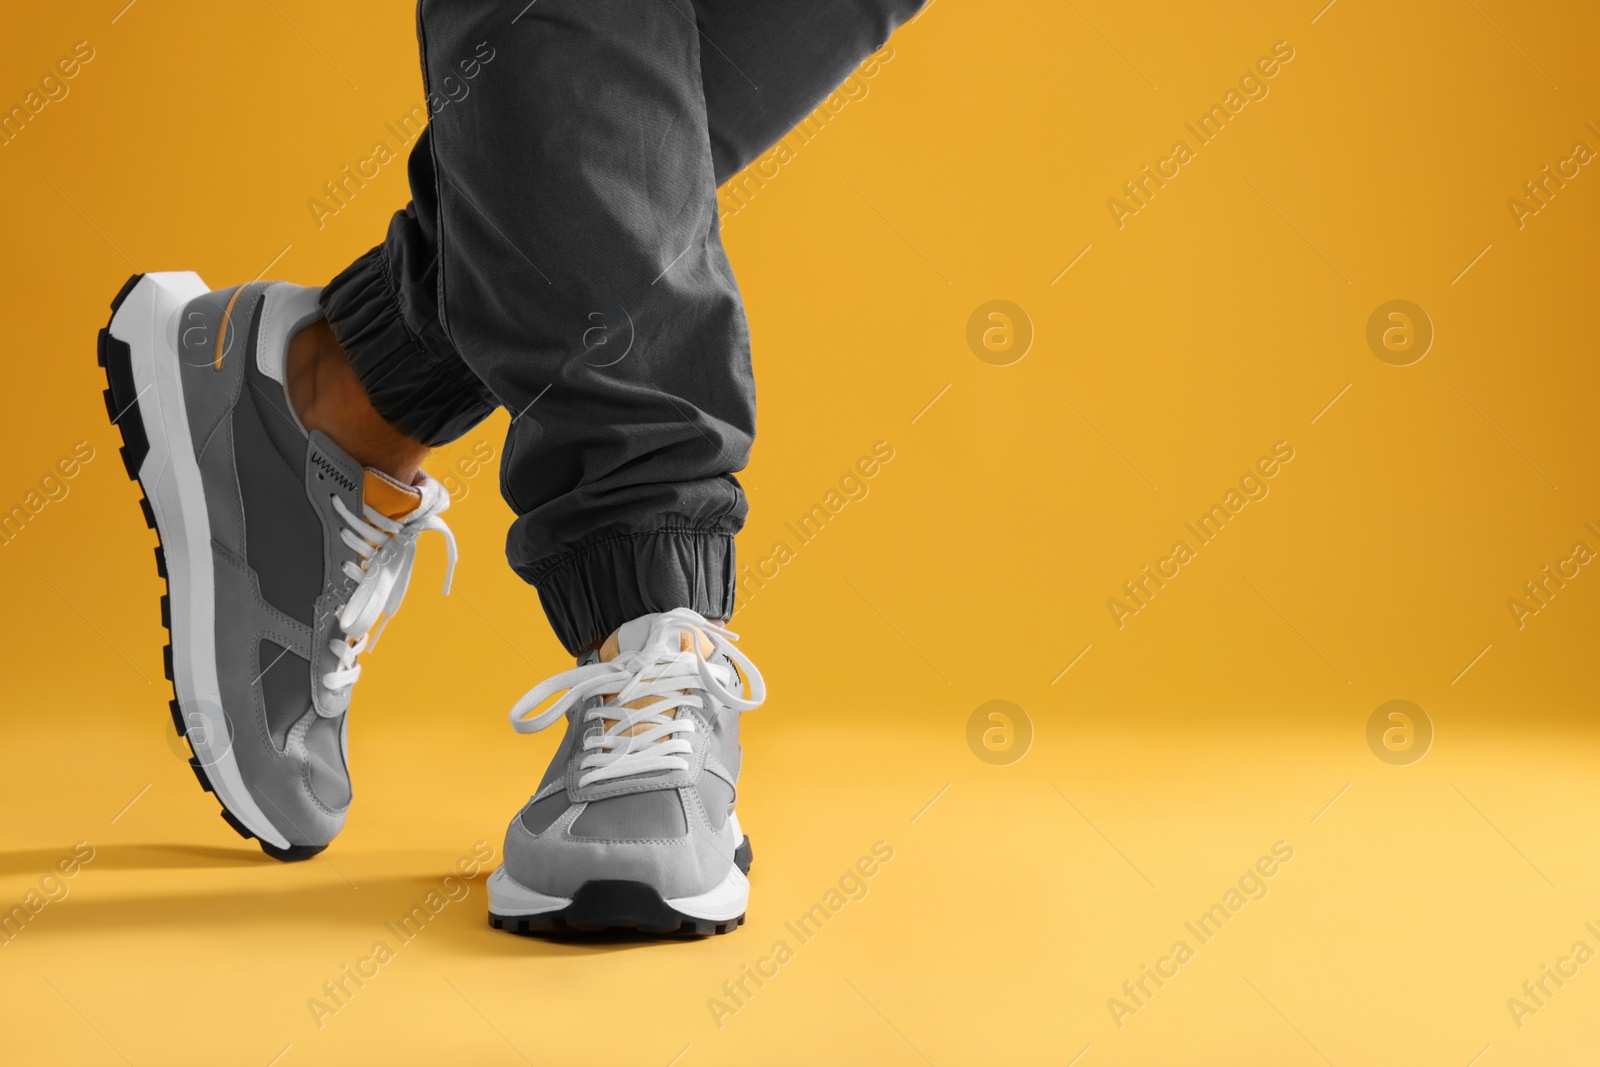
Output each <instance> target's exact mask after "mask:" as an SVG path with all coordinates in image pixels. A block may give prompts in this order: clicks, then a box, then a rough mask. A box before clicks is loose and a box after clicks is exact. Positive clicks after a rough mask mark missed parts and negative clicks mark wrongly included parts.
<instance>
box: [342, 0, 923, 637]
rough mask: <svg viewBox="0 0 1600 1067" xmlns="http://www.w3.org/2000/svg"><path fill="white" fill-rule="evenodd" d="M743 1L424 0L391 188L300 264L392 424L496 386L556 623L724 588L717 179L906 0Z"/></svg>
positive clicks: (589, 630)
mask: <svg viewBox="0 0 1600 1067" xmlns="http://www.w3.org/2000/svg"><path fill="white" fill-rule="evenodd" d="M680 4H681V6H679V5H680ZM749 7H750V5H741V4H738V3H735V2H732V0H713V2H708V3H703V4H702V5H701V6H700V7H697V8H691V7H690V6H689V3H688V0H678V2H677V3H674V2H673V0H650V2H641V0H539V2H538V3H537V4H535V5H528V6H527V7H526V8H522V9H521V12H520V14H518V13H517V8H518V4H515V3H513V4H510V5H505V4H499V5H496V4H489V3H486V2H481V0H479V2H473V3H462V2H460V0H456V2H454V3H451V4H445V3H444V2H443V0H423V3H422V4H420V5H419V11H418V22H419V36H420V39H421V42H422V51H423V64H424V72H425V78H426V84H427V88H428V91H429V95H430V101H433V100H435V99H439V100H444V101H445V103H444V104H443V105H442V106H440V107H439V108H438V109H437V110H435V111H434V113H433V116H432V123H431V125H430V127H429V131H428V135H427V136H426V139H425V140H424V141H423V142H419V145H418V147H417V149H416V150H415V151H414V152H413V154H412V157H411V162H410V168H411V173H410V177H411V182H412V191H413V204H412V205H411V206H410V207H409V208H408V209H407V210H406V211H405V212H402V213H400V214H398V215H396V217H395V219H394V222H393V223H392V225H391V228H390V233H389V237H388V239H387V241H386V242H385V244H384V245H383V246H380V247H379V248H378V249H374V250H373V251H372V252H371V253H369V254H368V255H367V256H365V257H363V258H362V259H361V260H358V261H357V262H356V263H355V264H354V265H352V267H351V268H350V269H348V270H347V271H345V272H344V273H343V274H341V275H340V277H339V278H337V279H335V280H334V282H332V283H330V285H329V286H328V288H327V289H326V290H325V292H324V296H323V301H324V308H325V310H326V311H327V313H328V317H329V321H330V323H331V324H332V325H333V328H334V331H335V333H336V335H338V337H339V339H340V341H341V342H342V343H343V344H344V346H345V348H346V350H347V351H348V352H350V354H351V358H352V361H353V362H354V363H355V365H356V369H357V372H358V373H359V374H360V375H361V377H362V380H363V382H364V383H366V384H368V386H369V395H371V396H372V399H373V403H374V404H375V406H377V407H378V410H379V411H380V412H381V413H383V414H384V415H385V416H386V417H388V418H389V419H390V420H391V421H392V422H394V423H395V424H396V425H397V426H399V427H400V428H401V429H402V430H404V431H405V432H407V433H408V434H410V435H411V436H413V437H416V438H417V439H419V440H423V441H425V442H428V443H434V442H439V441H444V440H449V439H451V438H453V437H455V436H459V435H460V434H461V433H464V432H465V431H466V430H467V429H469V428H470V427H471V426H472V425H473V424H475V422H477V421H478V420H480V419H482V418H483V417H484V416H485V415H486V414H487V413H488V412H489V411H490V410H492V407H493V405H494V403H495V402H496V401H498V403H500V404H502V405H504V406H505V407H507V408H508V409H509V410H510V411H511V412H512V414H513V421H512V425H511V429H510V432H509V434H508V439H507V442H506V448H505V452H504V455H505V459H504V461H503V467H502V475H501V488H502V492H503V494H504V495H505V498H506V500H507V502H508V503H510V504H511V506H512V508H513V509H514V510H515V511H516V512H517V514H518V518H517V520H516V522H515V523H514V524H513V526H512V529H511V531H510V533H509V534H508V537H507V554H508V556H509V558H510V561H511V563H512V566H513V567H514V568H515V569H516V571H517V572H518V573H519V574H520V575H521V576H522V577H524V578H525V579H526V580H528V581H529V582H531V583H532V584H534V585H535V586H536V587H537V588H538V590H539V594H540V598H541V601H542V603H543V605H544V607H545V610H546V613H547V614H548V615H549V617H550V620H551V623H552V625H553V626H554V628H555V630H556V632H557V634H558V636H559V637H560V638H561V640H562V642H563V643H564V644H565V645H566V646H567V647H568V649H569V650H572V651H578V650H580V649H582V648H585V647H588V646H590V645H591V644H593V643H595V642H597V641H599V640H600V639H602V638H603V637H604V636H605V635H606V634H608V633H610V632H611V631H612V630H614V629H615V628H616V627H617V626H619V625H620V624H621V623H622V622H624V621H626V620H627V619H629V618H633V617H636V616H638V615H640V614H644V613H646V612H651V611H661V610H667V609H669V608H672V607H678V606H688V607H691V608H694V609H695V610H697V611H700V612H702V613H703V614H706V615H708V616H711V617H726V616H727V615H729V614H730V613H731V612H732V609H733V593H734V554H733V535H734V534H735V533H736V532H737V531H738V529H739V528H740V527H741V526H742V525H743V522H744V517H745V512H746V505H745V501H744V495H743V492H742V491H741V490H740V488H739V485H738V482H737V480H736V479H735V478H734V476H733V472H735V471H737V470H739V469H741V468H742V467H743V466H744V464H745V462H746V460H747V458H748V456H749V449H750V444H751V441H752V439H753V435H754V416H755V405H754V398H755V392H754V383H753V381H752V378H751V374H750V362H749V341H748V334H747V330H746V326H745V320H744V314H743V309H742V307H741V305H740V302H739V296H738V289H737V286H736V284H735V282H734V280H733V275H732V271H731V269H730V268H729V266H728V262H727V258H726V256H725V254H724V253H723V250H722V246H721V241H720V237H719V229H718V221H717V214H716V200H715V188H716V184H717V182H718V180H719V179H721V178H726V177H727V176H728V175H729V174H731V173H732V169H737V167H739V166H742V165H743V163H744V162H748V160H749V159H750V158H753V156H754V155H755V154H757V153H759V152H760V151H761V150H762V149H763V148H765V147H767V146H768V145H770V144H771V143H773V142H774V141H776V139H777V138H778V137H780V136H781V135H782V134H783V133H784V132H786V131H787V130H788V129H789V128H790V127H791V126H793V125H794V124H795V123H796V122H798V121H799V119H800V118H802V117H803V116H804V115H805V114H806V113H807V112H808V111H809V110H810V108H811V107H812V106H814V105H815V103H817V102H818V101H820V100H821V99H822V98H823V97H824V96H826V94H827V93H828V92H829V91H830V90H831V89H832V88H833V87H834V86H835V85H836V84H837V83H838V81H839V80H841V79H842V78H843V77H844V76H845V75H846V74H847V73H848V72H849V71H850V70H851V69H853V67H854V66H855V65H856V64H857V63H859V62H860V60H861V59H862V58H864V57H865V56H866V55H867V54H868V53H869V52H870V51H871V50H872V49H874V48H876V47H877V46H878V45H879V44H881V43H882V40H883V39H884V38H885V37H887V34H888V32H889V29H890V28H892V26H893V25H894V24H895V23H896V22H898V21H899V19H901V18H903V17H905V15H908V14H909V13H910V12H911V10H913V9H914V7H915V4H912V3H908V2H907V0H876V2H872V3H868V2H856V3H845V2H841V0H829V2H827V3H821V4H812V5H802V4H800V3H784V4H781V5H780V4H766V5H761V6H759V7H756V8H754V9H753V11H754V12H756V13H757V14H752V13H751V12H750V11H747V10H743V9H744V8H749ZM819 11H820V12H822V13H821V14H819V13H818V12H819ZM830 13H831V17H825V16H828V15H829V14H830ZM764 20H765V21H764ZM764 27H765V28H764ZM806 33H809V34H810V35H811V36H809V37H807V36H799V37H795V36H791V34H806ZM708 52H711V53H714V54H715V55H716V59H715V60H711V59H708V57H707V53H708ZM808 57H809V58H808ZM474 68H475V69H474ZM469 70H472V71H473V73H472V74H471V76H470V77H469V76H468V71H469ZM808 71H809V72H810V73H809V74H808V73H807V72H808ZM769 75H770V80H768V81H767V84H766V85H765V86H763V85H762V83H763V79H768V78H769ZM734 78H737V79H738V85H734V84H733V83H732V80H731V79H734ZM747 79H748V80H747ZM755 86H759V87H761V88H754V87H755ZM707 90H715V91H716V93H717V94H718V95H717V96H716V98H715V99H708V98H707V96H706V92H707ZM763 91H764V92H765V95H763V96H762V97H761V98H760V99H755V98H754V94H756V93H761V92H763ZM785 99H787V101H788V102H787V103H785V102H784V101H785ZM711 116H719V118H718V119H717V121H718V122H719V128H718V129H717V130H716V131H715V132H714V131H713V130H712V128H711V125H710V122H711V118H710V117H711ZM730 168H732V169H730Z"/></svg>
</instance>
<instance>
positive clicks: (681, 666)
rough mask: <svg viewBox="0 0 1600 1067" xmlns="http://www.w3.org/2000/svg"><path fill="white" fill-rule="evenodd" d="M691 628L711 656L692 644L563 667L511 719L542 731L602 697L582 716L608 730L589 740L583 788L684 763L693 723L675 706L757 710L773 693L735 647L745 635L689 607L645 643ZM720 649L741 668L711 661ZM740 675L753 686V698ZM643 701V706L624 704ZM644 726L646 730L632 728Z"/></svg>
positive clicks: (672, 614) (520, 727)
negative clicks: (681, 648) (708, 647)
mask: <svg viewBox="0 0 1600 1067" xmlns="http://www.w3.org/2000/svg"><path fill="white" fill-rule="evenodd" d="M691 628H692V629H693V630H698V631H699V632H700V633H702V634H704V635H705V636H706V639H707V640H708V641H710V643H711V649H712V654H711V657H709V658H706V659H702V658H701V657H700V655H699V653H698V652H697V651H695V650H694V648H693V647H691V648H690V649H689V650H688V651H684V652H671V651H667V650H665V649H662V648H656V649H652V650H649V651H644V652H623V653H620V654H618V655H617V656H616V657H615V658H614V659H611V660H608V661H606V662H604V663H588V664H585V665H583V666H581V667H574V668H572V669H571V670H567V671H562V672H561V673H560V674H557V675H553V676H551V677H550V678H547V679H545V680H544V681H542V682H540V683H539V684H538V685H536V686H534V687H533V688H532V689H530V690H528V692H527V693H526V694H524V695H523V697H522V699H521V700H519V701H517V703H516V706H515V707H513V708H512V709H511V725H512V726H513V727H515V728H516V731H517V732H518V733H523V734H531V733H537V732H538V731H540V730H543V729H545V728H546V727H548V726H550V725H552V724H553V723H555V722H556V721H557V720H559V719H561V718H563V717H565V716H566V714H567V712H569V711H570V710H571V709H572V708H573V707H574V706H576V705H579V704H582V703H583V702H584V701H586V700H588V699H589V698H590V697H593V696H600V697H601V698H602V700H601V703H600V704H599V705H598V706H596V707H593V708H590V709H589V710H588V711H587V712H585V713H584V716H583V720H584V722H585V723H590V722H596V721H599V722H601V723H602V729H601V731H600V732H599V733H597V734H591V735H590V736H587V737H585V738H584V739H583V747H584V751H585V752H586V753H587V754H586V755H585V756H584V757H583V762H582V763H581V764H580V767H581V769H582V770H583V774H582V775H581V776H580V777H579V778H578V785H579V786H580V787H581V786H586V785H588V784H590V783H591V782H603V781H607V780H609V779H612V778H624V777H627V776H629V775H634V774H644V773H648V772H651V771H663V770H666V771H673V770H679V771H681V770H686V769H687V768H688V766H689V763H688V761H687V760H685V759H684V758H683V756H684V754H686V753H688V752H691V751H693V748H692V746H691V745H690V743H689V741H688V739H687V737H686V736H684V735H687V734H692V733H694V731H695V723H694V719H692V718H690V717H689V716H686V715H676V716H674V713H675V712H677V711H679V710H680V709H687V708H696V709H706V708H707V701H708V700H709V701H711V702H712V705H713V707H715V706H721V707H726V708H729V709H731V710H734V711H739V712H745V711H751V710H754V709H755V708H757V707H759V706H760V705H761V702H762V701H763V700H765V699H766V696H767V688H766V683H765V682H764V681H763V680H762V678H761V672H760V671H758V670H756V666H755V664H754V663H751V662H750V658H749V657H748V656H746V655H745V654H744V653H743V652H740V651H739V650H738V649H737V648H735V647H734V646H733V642H734V641H736V640H738V638H739V635H738V634H736V633H732V632H730V631H729V630H727V629H725V628H724V627H722V626H719V625H717V624H716V623H713V622H707V621H706V620H705V619H702V618H701V617H700V616H699V615H697V614H695V613H694V612H692V611H689V610H687V609H684V608H677V609H674V610H672V611H669V612H666V613H664V614H663V615H662V616H661V617H660V618H659V619H657V620H656V621H655V623H654V625H653V626H652V627H651V634H650V640H648V641H646V642H645V644H646V648H647V649H650V647H651V646H653V645H656V644H658V643H659V642H658V640H657V639H658V638H659V637H660V636H661V634H662V633H663V631H665V632H670V633H677V632H682V631H683V630H687V629H691ZM719 654H720V655H722V656H727V657H728V659H729V660H731V661H732V662H733V664H736V665H737V670H735V667H733V666H730V665H729V664H727V663H714V662H712V659H714V658H716V657H717V656H719ZM741 678H742V679H743V680H744V683H747V684H748V685H749V689H750V695H749V697H748V698H747V697H745V695H744V691H743V690H744V685H743V684H741ZM562 690H566V692H565V693H564V694H563V695H562V696H561V698H560V699H558V700H557V701H556V702H555V703H554V704H551V705H550V707H549V708H547V709H545V711H543V712H542V713H540V714H539V715H536V716H534V717H533V718H531V719H530V718H527V715H528V713H529V712H531V711H533V710H534V709H535V708H537V707H538V706H539V705H540V704H543V703H544V702H545V701H546V700H548V699H550V698H551V697H552V696H555V695H556V694H557V693H561V692H562ZM641 702H642V703H643V704H644V706H643V707H636V708H630V707H626V706H625V705H627V704H630V703H641ZM708 710H709V709H708ZM607 724H609V725H607ZM641 726H643V727H645V729H641V730H638V732H637V733H635V732H632V731H634V730H636V729H637V728H638V727H641Z"/></svg>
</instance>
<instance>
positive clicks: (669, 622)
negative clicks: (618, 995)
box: [489, 608, 766, 935]
mask: <svg viewBox="0 0 1600 1067" xmlns="http://www.w3.org/2000/svg"><path fill="white" fill-rule="evenodd" d="M736 637H737V635H735V634H732V633H729V632H728V631H727V630H725V629H723V628H722V627H721V626H718V625H716V624H715V623H711V622H707V621H706V620H705V619H703V618H701V617H700V616H699V615H697V614H695V613H694V612H692V611H690V610H688V609H687V608H678V609H675V610H673V611H668V612H663V613H661V614H659V615H645V616H643V617H641V618H638V619H634V620H633V621H632V622H629V623H627V624H625V625H624V626H623V627H622V628H621V629H620V630H618V631H617V632H616V633H615V634H613V635H612V636H611V637H610V638H609V639H608V640H607V641H606V643H605V644H604V645H602V646H601V648H600V649H599V650H598V651H596V652H591V653H589V654H588V655H586V656H584V657H583V658H582V659H580V660H579V661H578V666H577V667H576V668H574V669H573V670H569V671H563V672H562V673H561V674H558V675H556V676H555V677H553V678H550V679H548V680H546V681H544V682H542V683H540V684H539V685H537V686H535V687H534V688H533V689H532V690H530V691H529V692H528V693H527V695H526V696H524V697H523V698H522V699H521V700H519V701H518V702H517V705H516V707H514V708H512V709H511V724H512V725H513V726H514V727H516V729H517V731H518V732H519V733H532V732H534V731H537V730H543V729H544V728H545V727H547V726H550V725H552V724H553V723H555V722H556V721H557V720H558V719H561V718H562V717H565V718H566V719H567V735H566V737H565V738H564V739H563V740H562V742H561V746H560V748H558V749H557V750H556V755H555V759H554V760H553V761H552V762H551V764H550V767H549V769H548V770H546V771H545V774H544V781H543V782H541V783H540V784H539V789H538V792H536V793H534V795H533V797H532V799H531V800H529V802H528V804H527V806H526V807H524V808H523V809H522V811H521V812H519V813H518V815H517V817H516V818H514V819H512V820H511V826H510V828H509V829H508V830H507V831H506V843H505V853H504V856H505V862H504V863H502V864H501V866H500V867H499V869H497V870H496V871H495V872H494V874H493V875H491V876H490V878H489V925H490V926H493V927H494V928H495V929H497V930H510V931H512V932H514V933H523V934H526V933H545V932H560V931H566V930H578V931H594V930H607V929H621V930H639V931H643V932H646V933H652V934H670V933H685V934H698V935H706V934H725V933H728V932H729V931H731V930H733V929H735V928H736V927H738V926H739V925H740V924H741V923H743V922H744V913H745V904H746V902H747V901H748V900H749V897H750V882H749V880H748V879H747V878H746V877H745V875H746V873H747V872H748V871H749V869H750V859H751V853H750V840H749V838H747V837H745V836H744V833H743V832H742V831H741V830H740V829H739V819H738V816H736V815H735V814H734V812H733V802H734V797H735V785H736V783H737V782H738V780H739V751H740V750H739V716H740V713H742V712H746V711H750V710H752V709H753V708H756V707H757V706H759V705H760V704H761V702H762V700H763V699H765V697H766V686H765V683H763V682H762V680H761V674H760V672H758V671H757V670H756V668H755V665H754V664H752V663H751V662H750V660H749V658H747V657H746V656H745V655H744V654H743V653H742V652H740V651H738V650H737V649H736V648H734V647H733V645H732V643H731V642H732V640H734V639H735V638H736ZM746 686H748V687H749V696H748V697H746V696H745V687H746ZM563 690H565V692H564V694H563V695H562V696H561V697H560V699H558V700H556V701H555V703H553V704H551V705H550V707H549V708H548V709H546V710H545V711H544V712H543V713H542V714H539V715H537V716H535V717H533V718H527V717H526V716H527V715H528V714H529V713H530V712H532V711H534V710H535V709H537V708H538V707H539V706H540V705H541V704H543V703H544V702H545V701H546V700H549V699H550V698H551V697H552V696H555V695H556V694H557V693H562V691H563Z"/></svg>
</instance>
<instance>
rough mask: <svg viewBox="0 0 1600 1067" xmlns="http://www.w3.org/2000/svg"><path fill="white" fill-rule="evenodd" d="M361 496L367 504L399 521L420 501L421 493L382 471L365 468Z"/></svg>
mask: <svg viewBox="0 0 1600 1067" xmlns="http://www.w3.org/2000/svg"><path fill="white" fill-rule="evenodd" d="M361 496H362V499H364V500H365V501H366V502H367V506H368V507H370V508H372V509H373V510H374V511H377V512H380V513H382V514H384V515H387V516H388V517H389V518H391V519H393V520H395V521H396V522H399V521H400V520H401V519H403V518H405V517H406V516H407V515H409V514H411V513H412V512H413V511H415V510H416V509H417V506H418V505H419V504H421V503H422V493H421V491H420V490H417V489H413V488H411V486H409V485H401V484H400V483H399V482H397V481H395V480H394V479H393V478H391V477H389V476H388V475H387V474H384V473H383V472H382V471H375V470H373V469H372V468H371V467H368V468H367V471H366V477H365V478H364V479H363V480H362V486H361Z"/></svg>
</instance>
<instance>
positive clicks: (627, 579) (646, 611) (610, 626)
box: [523, 527, 734, 656]
mask: <svg viewBox="0 0 1600 1067" xmlns="http://www.w3.org/2000/svg"><path fill="white" fill-rule="evenodd" d="M523 577H524V578H526V579H527V580H528V581H529V582H531V583H533V585H534V586H535V587H536V588H537V589H538V590H539V600H540V602H541V603H542V604H543V605H544V610H545V614H546V615H547V616H549V619H550V625H551V626H552V627H553V628H554V629H555V632H556V636H557V637H559V638H560V639H561V643H562V644H563V645H565V646H566V648H567V651H568V652H570V653H572V654H573V655H574V656H579V655H582V654H583V653H584V652H585V651H587V650H589V649H591V648H594V647H596V646H598V645H599V644H600V643H601V642H602V641H604V640H605V639H606V638H607V637H609V636H610V635H611V634H612V632H613V631H615V630H616V629H617V627H619V626H621V625H622V624H623V623H625V622H627V621H628V620H629V619H636V618H638V617H639V616H641V615H650V614H654V613H656V612H660V611H671V610H672V609H673V608H691V609H693V610H694V611H697V612H699V613H700V614H701V615H703V616H705V617H706V618H708V619H713V620H716V619H726V618H728V617H729V616H731V615H732V614H733V597H734V549H733V534H731V533H728V532H725V531H721V530H704V529H693V528H686V527H685V528H662V529H656V530H650V531H647V532H643V533H632V534H612V535H609V536H604V537H601V538H599V539H597V540H594V541H591V542H589V543H588V544H586V545H583V546H581V547H579V548H578V549H576V550H575V551H573V552H571V553H568V554H567V555H563V556H559V557H557V558H555V559H553V560H550V561H548V563H541V564H539V565H537V566H534V567H531V568H529V569H528V571H527V572H526V573H524V574H523Z"/></svg>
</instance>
